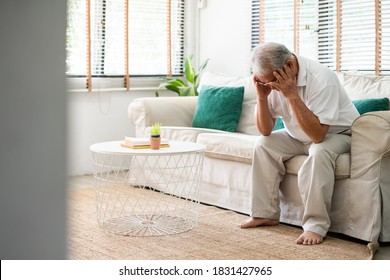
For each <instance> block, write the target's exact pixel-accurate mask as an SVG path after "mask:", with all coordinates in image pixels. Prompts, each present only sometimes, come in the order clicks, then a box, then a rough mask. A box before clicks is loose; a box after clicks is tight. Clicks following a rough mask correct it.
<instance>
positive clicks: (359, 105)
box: [352, 97, 389, 115]
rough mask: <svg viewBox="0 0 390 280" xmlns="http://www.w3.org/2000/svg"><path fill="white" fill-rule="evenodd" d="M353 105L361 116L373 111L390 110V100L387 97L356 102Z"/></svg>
mask: <svg viewBox="0 0 390 280" xmlns="http://www.w3.org/2000/svg"><path fill="white" fill-rule="evenodd" d="M352 103H353V104H354V105H355V107H356V109H357V110H358V112H359V114H360V115H363V114H365V113H368V112H373V111H387V110H389V99H388V98H387V97H385V98H369V99H360V100H354V101H352Z"/></svg>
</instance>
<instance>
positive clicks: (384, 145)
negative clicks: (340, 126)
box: [351, 111, 390, 180]
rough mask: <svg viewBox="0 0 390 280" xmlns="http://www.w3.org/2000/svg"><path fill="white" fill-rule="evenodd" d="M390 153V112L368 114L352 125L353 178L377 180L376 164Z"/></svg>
mask: <svg viewBox="0 0 390 280" xmlns="http://www.w3.org/2000/svg"><path fill="white" fill-rule="evenodd" d="M389 152H390V111H377V112H370V113H366V114H364V115H362V116H360V117H358V118H357V119H356V120H355V121H354V123H353V124H352V142H351V178H357V177H361V176H365V177H366V178H367V180H377V179H378V175H379V174H378V173H377V171H375V172H372V169H373V167H374V165H375V164H379V161H380V160H381V159H382V158H383V157H388V156H390V155H389Z"/></svg>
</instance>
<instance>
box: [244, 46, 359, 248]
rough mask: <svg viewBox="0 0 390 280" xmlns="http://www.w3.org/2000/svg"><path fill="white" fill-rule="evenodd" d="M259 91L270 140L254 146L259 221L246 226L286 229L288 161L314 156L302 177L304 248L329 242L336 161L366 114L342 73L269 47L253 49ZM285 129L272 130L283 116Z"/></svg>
mask: <svg viewBox="0 0 390 280" xmlns="http://www.w3.org/2000/svg"><path fill="white" fill-rule="evenodd" d="M251 63H252V70H253V81H254V83H255V86H256V91H257V106H256V110H255V123H256V125H257V128H258V129H259V131H260V133H261V134H262V136H261V137H260V139H259V141H258V142H257V143H256V146H255V148H254V157H253V167H252V168H253V169H252V206H251V217H250V218H249V219H248V220H246V221H245V222H243V223H242V224H241V225H240V226H241V228H251V227H257V226H269V225H277V224H279V216H280V208H279V185H280V182H281V181H282V180H283V176H284V174H285V166H284V162H285V161H286V160H288V159H290V158H292V157H293V156H295V155H307V156H308V157H307V159H306V160H305V162H304V163H303V165H302V167H301V169H300V170H299V172H298V187H299V190H300V193H301V196H302V201H303V204H304V213H303V220H302V226H303V230H304V231H303V233H302V234H301V235H300V236H299V237H298V239H297V240H296V243H297V244H307V245H312V244H319V243H322V241H323V239H324V237H325V236H326V234H327V232H328V229H329V227H330V218H329V209H330V206H331V200H332V194H333V188H334V177H335V176H334V170H335V162H336V159H337V157H338V155H339V154H342V153H346V152H349V150H350V141H351V137H350V130H349V129H350V126H351V124H352V122H353V121H354V120H355V119H356V118H357V117H358V116H359V113H358V111H357V110H356V108H355V107H354V105H353V104H352V102H351V100H350V99H349V97H348V96H347V94H346V92H345V90H344V88H343V87H342V86H341V84H340V82H339V80H338V78H337V76H336V75H335V73H334V72H332V71H331V70H329V69H328V68H326V67H325V66H323V65H321V64H320V63H318V62H315V61H312V60H309V59H307V58H304V57H301V56H296V55H294V54H292V53H291V52H290V51H289V50H288V49H287V48H286V47H285V46H284V45H281V44H277V43H266V44H263V45H260V46H258V47H256V48H255V49H254V50H253V53H252V58H251ZM276 117H281V118H282V119H283V123H284V126H285V128H284V129H282V130H277V131H272V129H273V127H274V125H275V118H276Z"/></svg>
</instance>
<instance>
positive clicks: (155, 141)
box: [150, 122, 161, 150]
mask: <svg viewBox="0 0 390 280" xmlns="http://www.w3.org/2000/svg"><path fill="white" fill-rule="evenodd" d="M160 133H161V124H160V123H157V122H156V123H154V124H152V126H151V127H150V148H151V149H152V150H159V149H160V144H161V135H160Z"/></svg>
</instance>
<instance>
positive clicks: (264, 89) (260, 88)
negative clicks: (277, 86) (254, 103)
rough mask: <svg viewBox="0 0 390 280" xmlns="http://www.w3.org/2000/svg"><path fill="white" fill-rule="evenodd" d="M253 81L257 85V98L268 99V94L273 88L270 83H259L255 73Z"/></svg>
mask: <svg viewBox="0 0 390 280" xmlns="http://www.w3.org/2000/svg"><path fill="white" fill-rule="evenodd" d="M253 83H254V84H255V87H256V93H257V99H259V100H265V99H267V97H268V95H269V94H270V93H271V90H272V88H271V87H270V86H268V85H267V86H265V85H262V84H261V83H259V82H258V80H257V78H256V76H255V75H253Z"/></svg>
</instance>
